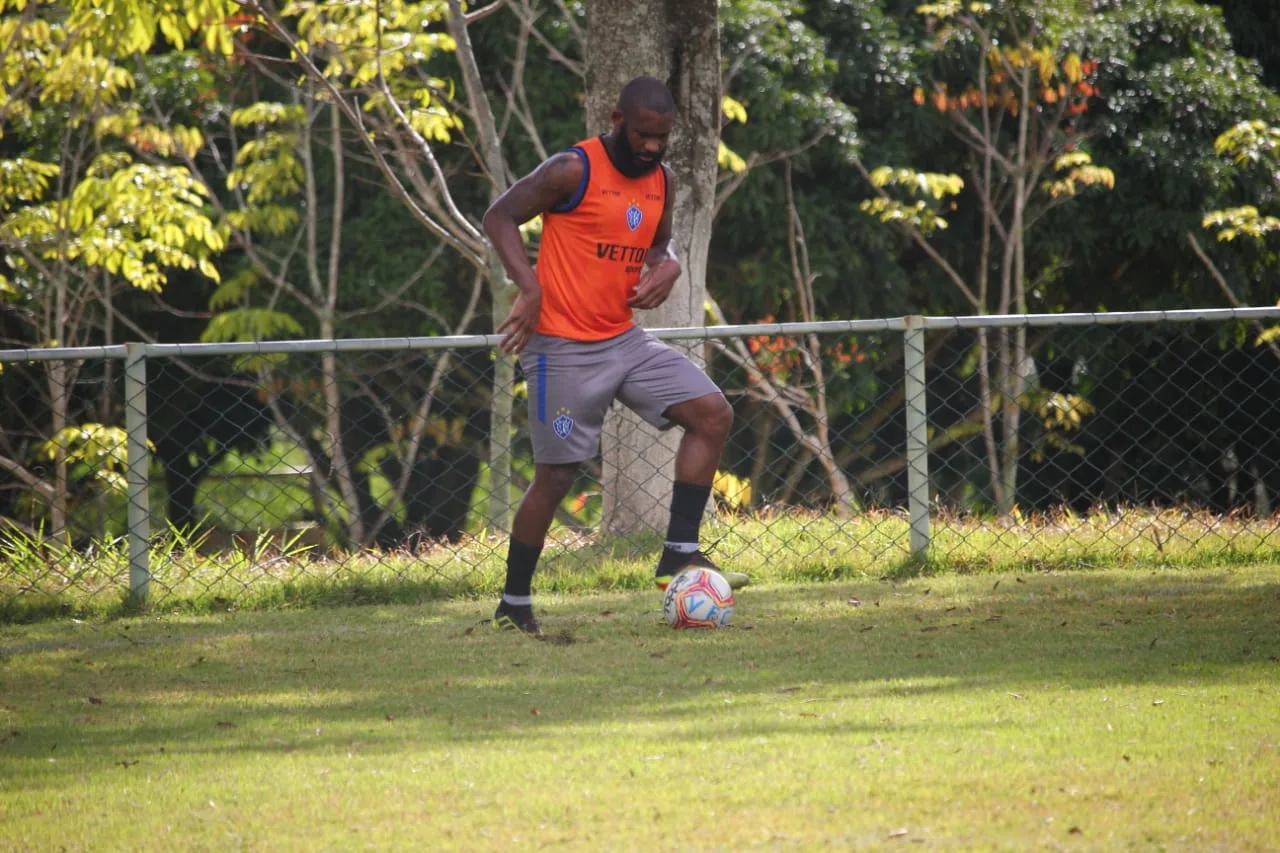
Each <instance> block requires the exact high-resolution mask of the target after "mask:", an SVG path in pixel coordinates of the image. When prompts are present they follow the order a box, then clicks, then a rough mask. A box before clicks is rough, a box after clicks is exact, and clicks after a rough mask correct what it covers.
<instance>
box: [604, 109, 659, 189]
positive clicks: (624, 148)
mask: <svg viewBox="0 0 1280 853" xmlns="http://www.w3.org/2000/svg"><path fill="white" fill-rule="evenodd" d="M627 130H628V128H627V123H626V122H625V121H624V122H623V123H622V127H621V128H619V129H618V132H617V134H615V137H616V138H615V139H614V151H613V153H614V159H615V162H614V164H613V165H615V166H617V167H618V171H619V172H621V173H622V174H624V175H626V176H627V177H628V178H643V177H644V176H645V175H647V174H649V173H650V172H652V171H653V170H654V169H656V168H658V165H659V164H660V163H662V158H663V157H664V156H665V155H666V153H667V149H665V148H663V149H662V150H661V151H659V152H658V153H657V154H654V155H652V156H649V155H645V154H637V153H636V151H635V149H634V148H632V147H631V143H630V142H628V141H627Z"/></svg>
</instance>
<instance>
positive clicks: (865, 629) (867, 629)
mask: <svg viewBox="0 0 1280 853" xmlns="http://www.w3.org/2000/svg"><path fill="white" fill-rule="evenodd" d="M877 606H879V605H877ZM874 627H875V625H867V626H866V627H865V628H859V629H858V630H859V631H870V630H871V629H872V628H874Z"/></svg>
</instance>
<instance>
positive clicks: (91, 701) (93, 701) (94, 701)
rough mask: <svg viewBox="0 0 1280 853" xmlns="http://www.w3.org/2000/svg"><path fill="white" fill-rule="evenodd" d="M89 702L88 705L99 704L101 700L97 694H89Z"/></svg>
mask: <svg viewBox="0 0 1280 853" xmlns="http://www.w3.org/2000/svg"><path fill="white" fill-rule="evenodd" d="M89 704H90V705H101V704H102V700H101V699H99V698H98V697H97V696H90V697H89Z"/></svg>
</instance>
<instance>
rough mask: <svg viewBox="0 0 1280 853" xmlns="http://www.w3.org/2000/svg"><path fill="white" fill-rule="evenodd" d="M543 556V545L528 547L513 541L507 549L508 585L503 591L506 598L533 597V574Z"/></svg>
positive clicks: (515, 540)
mask: <svg viewBox="0 0 1280 853" xmlns="http://www.w3.org/2000/svg"><path fill="white" fill-rule="evenodd" d="M541 554H542V546H541V545H526V544H525V543H523V542H521V541H519V540H517V539H512V540H511V544H510V545H509V546H508V547H507V585H506V586H505V587H504V588H503V590H502V593H503V597H504V598H508V597H511V598H519V599H528V598H529V596H531V595H533V573H534V571H535V570H536V569H537V568H538V557H539V555H541ZM512 603H513V604H514V603H528V602H527V601H523V602H512Z"/></svg>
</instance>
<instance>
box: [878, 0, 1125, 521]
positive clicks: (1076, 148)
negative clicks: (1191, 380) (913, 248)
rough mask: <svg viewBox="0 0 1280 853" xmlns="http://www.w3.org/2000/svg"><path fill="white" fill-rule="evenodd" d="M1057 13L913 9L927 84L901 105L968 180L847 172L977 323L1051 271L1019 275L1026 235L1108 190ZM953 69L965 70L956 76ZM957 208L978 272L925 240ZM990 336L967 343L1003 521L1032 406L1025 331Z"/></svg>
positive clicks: (945, 6)
mask: <svg viewBox="0 0 1280 853" xmlns="http://www.w3.org/2000/svg"><path fill="white" fill-rule="evenodd" d="M1068 5H1069V4H1068ZM1061 6H1062V4H1052V5H1051V4H1047V3H1045V2H1043V0H1030V2H1027V0H1022V2H1017V0H1007V2H1002V3H995V4H989V3H962V2H959V0H947V2H942V3H931V4H926V5H923V6H920V7H919V8H918V11H919V13H920V14H921V15H923V16H924V17H925V19H926V22H927V30H928V32H929V35H930V39H931V41H930V43H929V45H928V48H929V50H930V51H932V53H933V54H934V56H935V58H936V60H937V63H936V67H937V68H938V69H939V74H938V75H937V77H933V78H929V79H926V80H924V81H922V83H921V85H920V86H918V87H917V88H916V89H915V91H914V100H915V103H916V104H917V105H919V106H920V107H921V108H924V109H933V110H937V111H939V112H940V113H942V114H944V115H945V116H946V118H947V119H948V122H949V124H950V126H951V130H952V132H953V133H954V135H955V136H956V137H957V138H958V139H959V140H960V141H961V142H963V143H964V145H965V146H966V147H967V149H968V151H969V157H968V163H967V174H966V175H965V176H960V175H955V174H941V173H930V172H924V171H918V170H916V169H912V168H903V167H890V166H882V167H879V168H876V169H874V170H873V169H869V168H867V167H866V166H864V165H863V164H862V163H861V162H858V163H857V164H856V165H857V167H858V168H859V170H860V171H861V172H862V174H863V176H864V177H865V178H866V179H867V182H868V184H869V185H870V188H871V190H872V193H873V195H872V197H871V198H869V199H867V200H866V201H865V202H864V203H863V205H862V208H863V210H864V211H865V212H866V213H868V214H870V215H872V216H875V217H877V218H878V219H880V220H881V221H882V222H884V223H886V224H889V225H891V226H893V227H896V228H898V229H900V230H902V231H903V232H904V233H905V234H906V235H908V237H909V238H910V239H912V240H913V241H914V242H915V243H916V244H917V245H918V246H919V247H920V248H921V249H923V250H924V252H925V253H926V254H927V255H928V256H929V257H930V258H931V259H932V260H933V261H934V262H935V263H936V264H937V266H938V267H939V268H940V269H941V270H942V271H943V273H944V274H945V276H946V277H947V279H948V280H950V281H951V282H952V284H954V285H955V287H956V288H957V290H958V291H959V292H960V294H961V295H962V297H963V299H964V300H965V301H966V302H967V303H968V304H969V306H970V307H971V308H972V310H973V312H974V313H976V314H992V313H994V314H1009V313H1026V312H1027V310H1028V303H1027V294H1028V293H1029V292H1030V291H1032V290H1033V289H1034V285H1035V282H1036V281H1037V280H1038V279H1040V278H1049V277H1051V276H1052V275H1053V273H1054V271H1055V267H1054V266H1053V265H1052V264H1049V265H1046V266H1045V267H1044V268H1043V269H1040V270H1028V268H1027V265H1028V264H1027V252H1026V241H1027V234H1028V233H1029V232H1030V231H1031V230H1032V229H1033V228H1034V227H1035V226H1036V225H1037V223H1039V222H1040V221H1041V220H1042V219H1043V218H1044V216H1045V215H1046V214H1047V213H1049V212H1050V211H1051V210H1053V209H1054V208H1056V207H1058V206H1060V205H1063V204H1066V203H1067V202H1069V201H1070V200H1071V199H1072V198H1074V197H1075V196H1077V195H1078V194H1080V193H1082V192H1084V191H1086V190H1090V189H1111V188H1112V187H1113V186H1114V184H1115V176H1114V174H1113V173H1112V171H1111V170H1110V169H1108V168H1105V167H1102V166H1098V165H1095V164H1094V163H1093V160H1092V158H1091V157H1090V155H1089V153H1088V150H1087V148H1088V145H1087V142H1088V123H1087V119H1088V115H1089V111H1090V109H1091V107H1092V105H1093V103H1094V102H1095V100H1096V99H1097V98H1098V97H1099V95H1100V92H1099V90H1098V84H1097V71H1098V65H1097V63H1096V62H1095V61H1094V60H1092V59H1090V58H1088V57H1082V56H1081V55H1080V54H1079V53H1077V52H1075V51H1074V50H1072V49H1071V48H1070V47H1069V46H1068V45H1066V44H1065V43H1064V42H1063V41H1062V39H1060V38H1059V37H1057V36H1056V35H1055V32H1054V30H1053V27H1052V26H1051V24H1052V23H1053V22H1052V21H1051V20H1050V19H1049V13H1050V12H1054V13H1055V14H1065V13H1063V12H1062V11H1061ZM956 67H959V68H961V69H967V70H966V71H965V72H964V73H963V74H962V75H960V76H959V77H957V76H955V70H954V69H955V68H956ZM962 202H963V203H971V204H976V205H977V206H978V209H979V211H980V213H981V219H980V223H981V224H980V233H979V245H978V252H977V263H976V266H975V267H974V268H973V269H972V270H967V271H966V270H963V269H960V268H958V267H957V266H956V265H954V264H953V263H952V262H951V261H950V260H949V259H948V258H947V257H946V256H944V254H943V252H942V251H941V250H940V249H939V248H938V247H937V245H936V244H935V242H934V240H933V238H934V237H935V236H936V234H937V232H939V231H941V230H942V229H945V228H946V227H947V225H948V222H947V216H948V215H949V214H950V212H951V211H952V210H955V209H956V208H957V207H958V206H959V204H960V203H962ZM989 337H990V336H989V335H988V334H987V333H986V332H985V331H984V332H981V333H980V334H979V335H978V342H977V345H978V347H979V350H980V352H979V358H978V359H977V364H978V372H979V382H980V389H981V405H982V408H983V411H982V412H981V413H980V418H981V421H982V425H983V429H982V432H983V436H984V441H985V445H986V451H987V460H988V471H989V474H990V478H991V487H992V493H993V498H994V501H995V504H996V508H997V511H998V512H999V513H1000V514H1001V515H1002V516H1004V515H1008V514H1009V513H1010V512H1011V511H1012V509H1013V506H1014V502H1015V490H1016V485H1017V462H1018V456H1019V449H1020V444H1019V437H1018V433H1019V423H1020V420H1021V417H1022V412H1023V410H1024V409H1025V408H1027V407H1028V406H1030V405H1031V401H1030V400H1029V399H1028V397H1027V395H1026V394H1025V392H1026V390H1027V387H1028V386H1027V382H1026V379H1027V376H1026V371H1025V370H1024V366H1025V365H1026V363H1027V359H1028V353H1027V339H1026V331H1025V329H1024V328H1019V329H1015V330H1007V329H1002V330H999V331H998V332H996V333H994V337H995V339H996V340H995V342H994V346H993V344H992V342H991V341H990V340H989ZM993 349H994V352H993ZM993 362H994V364H993ZM993 368H994V371H993ZM993 372H994V376H993ZM1062 402H1065V403H1068V404H1069V403H1071V402H1072V401H1070V400H1065V401H1062ZM997 417H999V419H1000V421H1001V429H1000V437H999V440H997V435H996V429H995V420H996V418H997Z"/></svg>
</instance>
